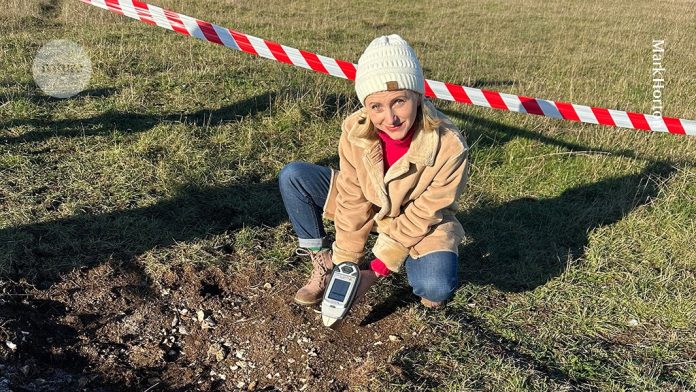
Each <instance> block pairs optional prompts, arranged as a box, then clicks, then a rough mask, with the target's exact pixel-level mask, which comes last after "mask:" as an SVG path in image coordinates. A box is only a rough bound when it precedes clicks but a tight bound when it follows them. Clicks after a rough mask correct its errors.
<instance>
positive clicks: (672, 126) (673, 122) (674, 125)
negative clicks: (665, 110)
mask: <svg viewBox="0 0 696 392" xmlns="http://www.w3.org/2000/svg"><path fill="white" fill-rule="evenodd" d="M662 119H663V120H664V121H665V125H667V130H668V131H669V133H677V134H680V135H685V134H686V131H685V130H684V126H683V125H682V123H681V121H680V120H679V119H678V118H674V117H662Z"/></svg>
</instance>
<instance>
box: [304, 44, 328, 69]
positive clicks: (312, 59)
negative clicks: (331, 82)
mask: <svg viewBox="0 0 696 392" xmlns="http://www.w3.org/2000/svg"><path fill="white" fill-rule="evenodd" d="M300 54H302V57H304V59H305V61H306V62H307V64H309V66H310V67H311V68H312V69H313V70H314V71H317V72H321V73H325V74H327V75H328V74H329V71H327V70H326V67H324V64H323V63H322V62H321V60H319V57H317V55H316V54H314V53H310V52H307V51H304V50H300Z"/></svg>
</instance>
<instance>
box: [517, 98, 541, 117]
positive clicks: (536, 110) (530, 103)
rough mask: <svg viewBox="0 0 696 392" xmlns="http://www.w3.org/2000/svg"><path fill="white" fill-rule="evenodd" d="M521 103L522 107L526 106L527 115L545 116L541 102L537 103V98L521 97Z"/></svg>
mask: <svg viewBox="0 0 696 392" xmlns="http://www.w3.org/2000/svg"><path fill="white" fill-rule="evenodd" d="M520 102H522V106H524V110H526V111H527V113H529V114H536V115H537V116H543V115H544V111H543V110H541V107H540V106H539V102H537V101H536V99H535V98H532V97H523V96H520Z"/></svg>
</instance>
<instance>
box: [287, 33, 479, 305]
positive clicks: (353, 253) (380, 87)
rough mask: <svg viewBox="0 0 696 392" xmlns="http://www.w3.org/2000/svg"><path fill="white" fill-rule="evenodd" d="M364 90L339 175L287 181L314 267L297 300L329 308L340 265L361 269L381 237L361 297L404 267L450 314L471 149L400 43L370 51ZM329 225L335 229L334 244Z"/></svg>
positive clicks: (347, 124) (293, 169)
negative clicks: (330, 281)
mask: <svg viewBox="0 0 696 392" xmlns="http://www.w3.org/2000/svg"><path fill="white" fill-rule="evenodd" d="M355 91H356V93H357V96H358V98H359V100H360V102H361V103H362V105H363V106H362V108H361V109H360V110H358V111H356V112H354V113H352V114H351V115H349V116H348V117H347V118H346V119H345V120H344V121H343V124H342V130H341V137H340V140H339V143H338V155H339V170H338V171H335V170H333V169H331V168H328V167H324V166H319V165H315V164H310V163H305V162H292V163H289V164H288V165H286V166H285V167H284V168H283V169H282V170H281V172H280V174H279V186H280V192H281V195H282V198H283V203H284V205H285V208H286V211H287V212H288V215H289V218H290V221H291V223H292V226H293V229H294V230H295V233H296V234H297V236H298V239H299V249H298V251H300V252H301V253H304V254H307V255H309V256H311V259H312V273H311V275H310V277H309V280H308V282H307V284H306V285H305V286H304V287H302V288H300V289H299V290H298V291H297V293H296V295H295V298H294V299H295V302H297V303H299V304H302V305H310V304H315V303H318V302H320V301H321V299H322V296H323V293H324V289H325V286H326V281H325V278H326V277H327V276H328V275H329V274H330V272H331V269H332V267H333V265H334V264H338V263H341V262H345V261H349V262H354V263H360V262H362V261H363V260H364V259H365V255H366V251H365V247H366V243H367V239H368V236H369V234H370V232H376V233H377V234H378V235H377V239H376V242H375V245H374V247H373V248H372V254H373V255H374V259H372V260H371V261H370V263H369V269H367V270H363V271H361V284H360V287H359V288H358V296H361V295H363V294H364V293H365V292H366V291H367V290H368V289H369V288H370V287H371V286H372V285H374V284H375V283H377V282H378V281H379V279H380V278H381V277H384V276H387V275H389V274H390V273H392V272H398V271H399V270H400V269H401V267H402V266H403V267H405V271H406V274H407V277H408V282H409V284H410V285H411V286H412V287H413V292H414V294H416V295H417V296H419V297H420V298H421V302H422V303H423V304H424V305H425V306H428V307H438V306H441V305H442V304H443V303H444V302H445V301H446V300H447V299H449V298H450V297H451V296H452V294H453V292H454V290H455V289H456V288H457V285H458V281H457V260H458V258H457V255H458V245H459V243H460V242H461V240H462V238H463V237H464V230H463V228H462V226H461V224H460V223H459V221H458V220H457V218H456V216H455V213H456V210H457V204H456V200H457V199H458V197H459V196H460V195H461V193H462V191H463V189H464V187H465V185H466V182H467V175H468V166H469V165H468V152H469V147H468V146H467V143H466V140H465V138H464V137H463V136H462V134H461V132H460V131H459V129H457V127H456V126H455V125H454V124H453V123H452V121H450V120H449V119H448V118H447V117H446V116H445V115H444V114H442V113H441V112H439V111H438V110H437V109H435V107H434V106H433V105H432V104H431V103H430V101H429V100H427V99H426V98H425V97H424V92H425V86H424V78H423V72H422V69H421V66H420V63H419V61H418V59H417V58H416V56H415V53H414V51H413V49H412V48H411V47H410V46H409V44H408V43H407V42H406V41H404V40H403V39H402V38H401V37H399V36H398V35H389V36H382V37H379V38H376V39H375V40H373V41H372V43H370V45H369V46H368V47H367V49H366V50H365V52H364V53H363V54H362V56H361V57H360V59H359V61H358V67H357V74H356V79H355ZM322 217H324V218H328V219H330V220H333V222H334V225H335V229H336V238H335V241H334V242H333V244H328V243H327V241H326V232H325V230H324V226H323V222H322Z"/></svg>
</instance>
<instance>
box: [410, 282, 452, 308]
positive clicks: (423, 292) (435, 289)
mask: <svg viewBox="0 0 696 392" xmlns="http://www.w3.org/2000/svg"><path fill="white" fill-rule="evenodd" d="M456 289H457V279H456V278H448V279H442V280H430V281H426V282H418V283H416V284H415V285H414V286H413V293H414V294H416V295H417V296H419V297H421V298H425V299H428V300H431V301H433V302H440V301H445V300H447V299H449V298H450V297H451V296H452V293H454V290H456Z"/></svg>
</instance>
